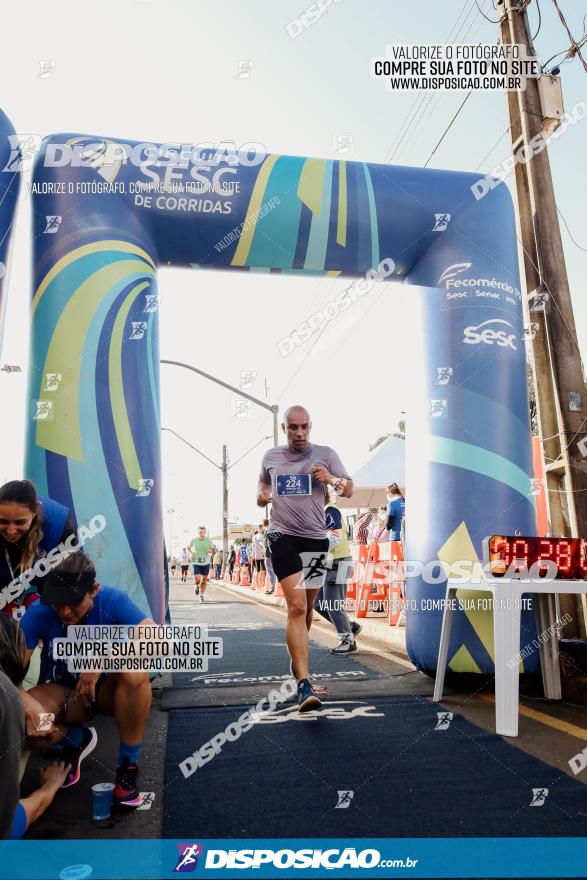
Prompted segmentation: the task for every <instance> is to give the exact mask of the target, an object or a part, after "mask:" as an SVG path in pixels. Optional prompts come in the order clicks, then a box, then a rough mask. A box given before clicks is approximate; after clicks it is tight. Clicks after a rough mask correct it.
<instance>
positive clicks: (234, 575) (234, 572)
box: [232, 562, 241, 584]
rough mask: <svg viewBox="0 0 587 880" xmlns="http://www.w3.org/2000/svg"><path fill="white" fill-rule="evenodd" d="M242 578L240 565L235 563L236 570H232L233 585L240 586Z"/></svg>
mask: <svg viewBox="0 0 587 880" xmlns="http://www.w3.org/2000/svg"><path fill="white" fill-rule="evenodd" d="M240 576H241V569H240V565H237V564H236V562H235V563H234V568H233V569H232V583H233V584H238V582H239V580H240Z"/></svg>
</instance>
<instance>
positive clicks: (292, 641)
mask: <svg viewBox="0 0 587 880" xmlns="http://www.w3.org/2000/svg"><path fill="white" fill-rule="evenodd" d="M284 418H285V420H284V422H283V423H282V426H281V427H282V430H283V431H284V433H285V435H286V438H287V445H285V446H278V447H274V448H272V449H269V450H268V451H267V452H266V453H265V455H264V456H263V461H262V463H261V473H260V475H259V486H258V489H257V504H258V505H259V507H266V506H267V504H269V502H271V517H270V526H269V532H268V534H267V540H268V544H269V546H270V552H271V555H272V561H273V568H274V570H275V574H276V575H277V578H278V580H279V582H280V584H281V587H282V589H283V592H284V595H285V599H286V603H287V626H286V639H287V646H288V650H289V654H290V657H291V663H292V666H291V671H292V674H293V675H294V676H295V678H296V679H297V681H298V704H299V711H300V712H307V711H309V710H311V709H316V708H318V707H319V706H320V705H321V702H320V700H319V699H318V696H317V695H316V692H315V691H314V689H313V687H312V685H311V683H310V674H309V670H308V631H309V629H310V626H311V624H312V614H313V611H314V600H315V598H316V596H317V594H318V591H319V589H320V587H321V586H322V583H323V580H324V575H325V572H326V565H327V555H328V543H329V542H328V537H327V535H326V516H325V513H324V504H325V500H326V487H327V486H328V484H332V485H334V486H335V488H336V489H337V490H338V491H339V492H340V493H341V494H342V495H344V496H345V497H347V498H348V497H350V496H351V495H352V491H353V483H352V480H351V478H350V476H348V474H347V473H346V470H345V468H344V465H343V464H342V462H341V460H340V458H339V457H338V455H337V454H336V452H335V451H334V450H333V449H331V448H330V447H329V446H317V445H314V444H312V443H310V431H311V428H312V423H311V421H310V415H309V413H308V411H307V410H306V409H305V408H304V407H302V406H293V407H290V408H289V409H288V410H286V412H285V417H284Z"/></svg>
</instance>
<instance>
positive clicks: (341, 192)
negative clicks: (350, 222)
mask: <svg viewBox="0 0 587 880" xmlns="http://www.w3.org/2000/svg"><path fill="white" fill-rule="evenodd" d="M346 223H347V188H346V162H345V161H344V160H341V161H340V162H339V165H338V220H337V224H336V243H337V244H339V245H341V247H346Z"/></svg>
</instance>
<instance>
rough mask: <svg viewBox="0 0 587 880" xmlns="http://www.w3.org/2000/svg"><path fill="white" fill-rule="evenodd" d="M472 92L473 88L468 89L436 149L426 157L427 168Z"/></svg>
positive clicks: (425, 165) (425, 164)
mask: <svg viewBox="0 0 587 880" xmlns="http://www.w3.org/2000/svg"><path fill="white" fill-rule="evenodd" d="M472 94H473V89H469V91H468V92H467V94H466V95H465V99H464V101H463V102H462V104H461V105H460V107H459V109H458V110H457V112H456V113H455V115H454V116H453V118H452V119H451V121H450V122H449V123H448V125H447V126H446V128H445V129H444V131H443V133H442V136H441V138H440V140H439V141H438V143H437V144H436V146H435V147H434V149H433V150H432V152H431V153H430V155H429V156H428V158H427V159H426V161H425V163H424V168H427V167H428V163H429V162H430V159H431V158H432V157H433V156H434V154H435V153H436V151H437V149H438V148H439V146H440V145H441V143H442V142H443V140H444V139H445V137H446V136H447V134H448V133H449V131H450V130H451V128H452V126H453V123H454V122H455V120H456V118H457V116H458V115H459V113H460V112H461V110H462V109H463V107H464V106H465V104H466V103H467V101H468V100H469V98H470V97H471V95H472Z"/></svg>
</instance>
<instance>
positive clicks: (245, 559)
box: [238, 538, 251, 580]
mask: <svg viewBox="0 0 587 880" xmlns="http://www.w3.org/2000/svg"><path fill="white" fill-rule="evenodd" d="M238 558H239V564H240V567H241V570H242V569H243V568H247V569H248V572H249V580H250V579H251V566H250V556H249V548H248V547H247V542H246V541H245V539H244V538H243V539H242V542H241V545H240V547H239V548H238Z"/></svg>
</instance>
